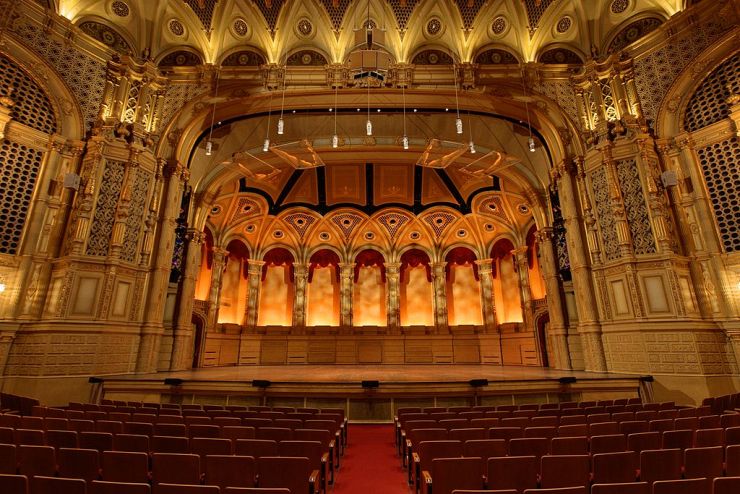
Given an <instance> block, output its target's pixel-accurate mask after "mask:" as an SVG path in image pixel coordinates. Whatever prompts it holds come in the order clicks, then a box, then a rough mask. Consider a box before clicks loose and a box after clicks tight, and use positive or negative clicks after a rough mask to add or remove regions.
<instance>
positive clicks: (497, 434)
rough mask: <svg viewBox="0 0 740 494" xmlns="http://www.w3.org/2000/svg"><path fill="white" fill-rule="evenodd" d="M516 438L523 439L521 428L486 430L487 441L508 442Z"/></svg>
mask: <svg viewBox="0 0 740 494" xmlns="http://www.w3.org/2000/svg"><path fill="white" fill-rule="evenodd" d="M517 437H524V429H522V428H521V427H491V428H490V429H488V439H503V440H504V441H507V442H508V441H509V440H511V439H514V438H517Z"/></svg>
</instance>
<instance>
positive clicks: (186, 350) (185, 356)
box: [170, 228, 205, 371]
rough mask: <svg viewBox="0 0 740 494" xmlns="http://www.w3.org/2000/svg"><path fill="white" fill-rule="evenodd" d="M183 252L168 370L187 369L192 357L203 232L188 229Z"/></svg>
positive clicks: (203, 239)
mask: <svg viewBox="0 0 740 494" xmlns="http://www.w3.org/2000/svg"><path fill="white" fill-rule="evenodd" d="M185 238H186V239H187V241H188V244H187V246H186V252H185V256H186V257H185V272H184V273H183V276H182V281H181V282H180V297H179V299H180V305H179V307H178V310H177V316H176V319H175V327H174V334H173V338H172V360H171V361H170V370H173V371H174V370H183V369H189V368H190V364H191V361H192V356H193V324H192V319H193V300H194V298H195V280H196V279H197V278H198V270H199V269H200V246H201V244H202V243H203V242H204V241H205V238H204V235H203V232H201V231H198V230H196V229H194V228H191V229H188V232H187V234H186V237H185Z"/></svg>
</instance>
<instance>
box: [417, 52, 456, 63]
mask: <svg viewBox="0 0 740 494" xmlns="http://www.w3.org/2000/svg"><path fill="white" fill-rule="evenodd" d="M411 63H412V64H414V65H452V64H453V63H455V61H454V60H453V59H452V57H451V56H450V55H449V54H447V53H445V52H443V51H441V50H424V51H422V52H420V53H417V54H416V55H415V56H414V58H413V60H411Z"/></svg>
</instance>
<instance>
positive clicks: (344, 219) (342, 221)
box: [331, 213, 362, 240]
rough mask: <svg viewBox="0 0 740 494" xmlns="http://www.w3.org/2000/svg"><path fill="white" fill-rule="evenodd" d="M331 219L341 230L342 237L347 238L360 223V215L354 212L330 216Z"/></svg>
mask: <svg viewBox="0 0 740 494" xmlns="http://www.w3.org/2000/svg"><path fill="white" fill-rule="evenodd" d="M331 221H332V223H334V224H335V225H337V226H338V227H339V229H340V230H341V231H342V234H343V235H344V239H345V240H349V238H350V237H351V236H352V232H353V231H354V230H355V228H357V225H359V224H360V223H362V216H360V215H359V214H354V213H340V214H337V215H334V216H332V218H331Z"/></svg>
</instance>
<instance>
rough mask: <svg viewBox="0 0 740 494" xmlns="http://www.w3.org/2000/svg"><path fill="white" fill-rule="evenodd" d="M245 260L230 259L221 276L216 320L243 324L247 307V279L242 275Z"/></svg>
mask: <svg viewBox="0 0 740 494" xmlns="http://www.w3.org/2000/svg"><path fill="white" fill-rule="evenodd" d="M243 263H246V259H245V260H243V261H242V260H239V259H230V260H229V262H228V263H227V264H226V269H225V270H224V274H223V275H222V278H221V297H220V306H219V309H218V322H219V323H231V324H243V323H244V316H245V311H246V308H247V293H248V289H249V287H248V285H247V280H245V279H244V277H243V276H242V270H243V269H244V268H243Z"/></svg>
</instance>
